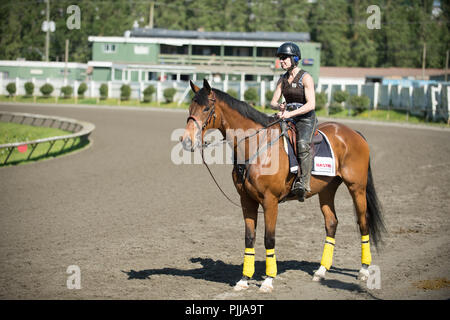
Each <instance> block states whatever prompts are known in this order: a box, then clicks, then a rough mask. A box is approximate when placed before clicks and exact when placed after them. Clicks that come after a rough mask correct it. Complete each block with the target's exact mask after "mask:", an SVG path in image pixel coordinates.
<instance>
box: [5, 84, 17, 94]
mask: <svg viewBox="0 0 450 320" xmlns="http://www.w3.org/2000/svg"><path fill="white" fill-rule="evenodd" d="M16 89H17V88H16V84H15V82H10V83H8V85H7V86H6V90H7V91H8V93H9V96H10V97H12V96H13V95H15V94H16Z"/></svg>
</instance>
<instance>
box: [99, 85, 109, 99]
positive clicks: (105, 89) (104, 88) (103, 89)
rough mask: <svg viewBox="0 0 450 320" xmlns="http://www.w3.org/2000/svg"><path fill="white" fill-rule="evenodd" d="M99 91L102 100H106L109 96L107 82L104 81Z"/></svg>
mask: <svg viewBox="0 0 450 320" xmlns="http://www.w3.org/2000/svg"><path fill="white" fill-rule="evenodd" d="M98 91H99V92H100V99H101V100H106V99H107V98H108V85H107V84H106V83H102V85H101V86H100V88H99V89H98Z"/></svg>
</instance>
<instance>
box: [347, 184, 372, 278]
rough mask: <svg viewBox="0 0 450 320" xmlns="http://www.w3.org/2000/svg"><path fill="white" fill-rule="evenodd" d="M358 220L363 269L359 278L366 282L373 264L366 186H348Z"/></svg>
mask: <svg viewBox="0 0 450 320" xmlns="http://www.w3.org/2000/svg"><path fill="white" fill-rule="evenodd" d="M347 187H348V189H349V191H350V194H351V196H352V198H353V203H354V205H355V209H356V215H357V218H358V225H359V231H360V233H361V265H362V267H361V269H360V270H359V275H358V278H359V279H361V280H363V281H365V280H367V278H368V277H369V266H370V263H371V262H372V255H371V253H370V243H369V223H368V221H367V215H366V212H367V200H366V186H365V185H363V184H359V183H353V184H347Z"/></svg>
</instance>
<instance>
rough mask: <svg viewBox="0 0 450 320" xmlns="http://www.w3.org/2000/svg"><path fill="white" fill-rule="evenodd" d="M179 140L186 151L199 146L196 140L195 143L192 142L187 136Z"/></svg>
mask: <svg viewBox="0 0 450 320" xmlns="http://www.w3.org/2000/svg"><path fill="white" fill-rule="evenodd" d="M180 141H181V145H182V146H183V149H184V150H186V151H190V152H194V150H195V148H198V147H200V144H199V143H198V141H196V143H192V140H191V138H189V137H186V138H184V139H183V138H182V137H181V138H180Z"/></svg>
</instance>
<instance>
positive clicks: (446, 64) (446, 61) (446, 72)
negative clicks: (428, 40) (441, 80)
mask: <svg viewBox="0 0 450 320" xmlns="http://www.w3.org/2000/svg"><path fill="white" fill-rule="evenodd" d="M447 77H448V50H447V53H446V55H445V82H447Z"/></svg>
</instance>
